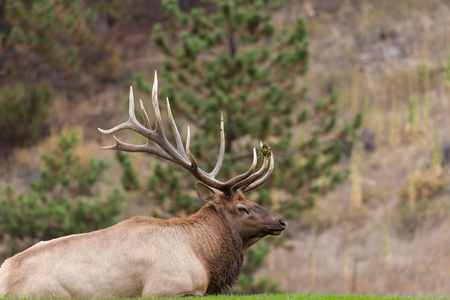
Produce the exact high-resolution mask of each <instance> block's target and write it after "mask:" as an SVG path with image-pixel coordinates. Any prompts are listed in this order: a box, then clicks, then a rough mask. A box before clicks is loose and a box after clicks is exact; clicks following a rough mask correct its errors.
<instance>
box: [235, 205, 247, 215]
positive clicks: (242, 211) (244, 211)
mask: <svg viewBox="0 0 450 300" xmlns="http://www.w3.org/2000/svg"><path fill="white" fill-rule="evenodd" d="M237 210H238V212H240V213H247V214H249V212H248V210H247V208H246V207H245V206H239V207H238V208H237Z"/></svg>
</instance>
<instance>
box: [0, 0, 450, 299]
mask: <svg viewBox="0 0 450 300" xmlns="http://www.w3.org/2000/svg"><path fill="white" fill-rule="evenodd" d="M129 9H130V14H129V15H130V16H133V18H132V19H131V18H127V17H125V18H124V19H123V20H122V21H120V22H118V24H116V25H115V26H114V27H112V28H110V29H108V30H106V31H105V36H110V37H111V38H110V42H109V43H108V45H109V46H108V45H107V47H110V48H111V50H110V51H113V52H114V53H116V55H117V56H119V57H120V59H117V57H116V60H115V59H114V56H113V57H112V58H111V60H110V61H107V62H105V64H104V68H105V70H99V71H98V74H83V75H82V76H80V81H79V82H77V83H76V84H73V87H71V86H70V85H69V86H67V87H65V89H59V90H58V92H57V95H56V96H55V99H54V101H53V107H52V109H51V117H50V120H49V123H52V124H54V126H53V129H52V130H53V131H55V132H59V131H60V130H61V128H62V127H63V126H70V127H74V126H80V127H82V128H83V129H82V131H83V133H84V136H85V138H86V140H87V142H86V144H85V146H84V149H80V150H79V151H80V153H83V152H84V153H89V154H92V155H94V156H96V157H102V158H104V159H106V160H108V161H111V163H112V164H113V165H114V164H115V163H114V159H113V154H112V153H110V152H107V153H105V152H101V150H100V149H99V148H100V145H105V144H108V142H106V141H105V140H104V139H103V137H100V134H99V133H98V132H97V129H96V128H97V127H102V128H108V127H110V125H111V124H115V123H118V122H119V121H123V120H124V119H125V116H124V112H125V109H124V101H123V100H124V99H125V98H126V93H127V90H128V88H127V86H128V85H129V84H130V83H131V76H132V75H133V73H135V72H140V73H142V74H144V75H148V78H150V75H149V74H151V73H152V72H153V71H154V69H158V68H159V64H160V61H161V58H162V56H161V54H160V53H158V52H157V50H156V48H155V47H154V46H153V45H152V44H149V34H150V32H151V30H150V26H151V25H152V24H153V23H154V22H157V21H161V20H162V17H161V15H160V14H159V13H158V11H159V7H158V5H152V6H151V7H148V6H146V5H145V3H144V1H141V2H139V1H137V2H136V4H135V5H133V6H132V7H130V8H129ZM299 15H302V16H305V17H306V18H307V19H308V20H309V24H310V28H309V32H310V40H311V52H312V60H311V63H310V71H309V72H308V75H307V76H306V77H304V78H302V82H300V84H299V85H300V86H301V85H303V84H305V85H307V86H308V88H309V92H308V98H309V99H316V98H318V97H321V96H324V95H327V94H328V93H329V92H330V91H331V90H333V89H340V91H341V102H340V105H341V111H343V112H344V115H343V116H342V119H346V118H349V117H351V116H352V115H353V114H354V113H355V112H357V111H363V112H364V122H363V128H364V131H365V132H366V133H367V134H366V135H364V136H365V137H366V138H367V140H362V144H361V146H360V147H356V148H355V149H353V153H352V156H351V157H350V158H348V159H346V160H344V161H342V164H350V166H351V171H352V174H351V176H350V178H349V180H347V182H345V183H344V184H342V185H340V186H339V187H338V188H337V189H336V190H335V191H333V192H332V193H330V194H328V195H327V196H325V197H323V198H321V199H320V200H319V201H318V205H317V207H316V208H314V209H312V210H309V211H306V212H305V213H304V214H303V217H302V218H301V220H297V221H291V222H290V228H289V229H288V231H289V232H288V233H287V236H288V240H287V242H286V245H284V246H282V247H279V248H277V249H275V250H274V251H272V252H271V254H270V255H269V256H268V259H267V263H266V266H265V267H264V268H263V269H262V270H261V271H260V273H259V276H262V277H269V279H270V280H271V281H273V282H276V283H278V285H279V287H280V288H282V289H284V290H285V291H287V292H291V293H361V294H393V295H409V296H435V297H443V296H448V295H450V280H449V274H450V259H449V258H450V234H449V232H450V217H449V216H450V188H449V187H450V178H449V177H450V176H449V172H450V168H449V162H450V146H449V145H450V138H449V137H448V131H449V129H448V128H450V117H449V116H450V105H449V102H448V100H447V99H448V97H449V96H450V19H449V18H448V16H449V15H450V2H448V1H446V0H396V1H392V0H379V1H369V0H326V1H324V0H302V1H293V0H288V1H287V5H286V9H285V10H284V11H282V12H280V13H279V14H278V15H277V16H276V22H277V24H279V25H283V26H289V24H291V23H292V22H294V21H295V19H296V17H297V16H299ZM104 39H105V38H104ZM105 73H108V74H110V75H111V76H112V77H111V78H107V80H104V81H102V79H101V78H99V77H101V76H104V74H105ZM119 74H120V75H119ZM67 90H69V92H67ZM52 143H54V138H52V136H50V137H49V138H48V139H46V140H43V141H42V142H41V143H40V144H39V145H37V146H34V147H32V148H28V149H19V150H17V151H15V153H14V154H13V155H11V156H10V157H9V158H8V161H3V162H2V172H1V174H0V177H1V181H0V190H2V189H3V188H4V187H5V186H6V184H7V182H11V183H12V184H13V185H14V186H15V187H16V188H17V189H19V190H20V191H24V190H26V189H27V184H28V182H29V181H30V180H32V179H33V178H36V176H37V174H38V171H37V170H38V167H39V165H40V159H39V157H40V155H41V154H42V153H44V152H45V151H46V149H48V147H50V146H51V144H52ZM367 145H369V146H370V147H368V146H367ZM364 148H365V149H366V150H364ZM446 154H447V155H446ZM132 159H133V160H135V161H138V162H139V165H140V166H141V167H140V170H139V172H140V173H141V174H142V175H143V176H146V175H148V173H149V171H148V167H147V166H150V165H151V161H152V160H151V159H150V158H147V157H144V156H137V155H136V156H132ZM114 167H117V165H115V166H113V167H112V168H114ZM112 173H113V174H110V178H109V180H110V181H112V182H119V181H120V178H119V177H120V174H114V173H117V172H112ZM140 198H141V195H139V194H136V195H132V196H131V197H129V198H128V199H127V203H128V204H129V205H128V210H127V212H126V214H125V216H124V217H128V216H131V215H136V214H142V213H143V212H142V209H148V207H147V206H146V205H148V204H146V203H143V202H142V201H139V199H140Z"/></svg>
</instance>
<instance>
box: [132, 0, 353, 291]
mask: <svg viewBox="0 0 450 300" xmlns="http://www.w3.org/2000/svg"><path fill="white" fill-rule="evenodd" d="M283 4H284V1H264V0H259V1H258V0H254V1H243V0H219V1H217V6H216V8H215V9H212V10H211V11H213V12H208V13H207V12H206V11H205V10H204V9H203V8H193V9H192V10H190V11H189V12H182V11H181V10H180V8H179V6H178V3H177V1H175V0H164V1H163V2H162V5H163V8H164V10H165V12H166V15H167V17H168V20H167V22H165V23H164V24H157V25H155V26H154V28H153V34H152V39H153V41H154V42H155V44H156V45H157V46H158V47H159V49H160V50H161V51H162V52H163V53H164V54H165V56H166V59H165V60H164V62H163V68H162V72H160V74H161V75H162V76H161V77H162V78H163V80H161V82H162V84H161V87H162V88H161V89H160V92H159V94H160V98H165V97H169V99H170V101H171V106H172V111H174V112H175V115H176V117H177V116H180V115H182V116H183V117H184V118H185V119H186V120H187V122H188V123H189V124H190V125H191V126H195V127H196V131H195V137H194V138H193V141H194V142H193V145H192V148H193V151H194V152H195V155H196V157H197V158H198V160H199V161H201V162H205V161H207V160H208V159H210V161H209V163H207V164H209V165H208V166H207V167H210V168H212V167H213V164H214V161H213V160H211V158H215V155H216V152H217V148H218V145H217V144H218V140H219V137H218V132H219V111H222V112H223V113H224V117H225V133H226V158H225V161H224V164H223V167H222V171H221V173H222V174H221V175H222V176H223V177H229V176H232V175H234V174H236V173H238V172H243V171H244V170H242V169H241V168H242V166H248V163H247V160H249V159H250V158H251V157H250V155H248V154H251V151H250V150H251V147H254V146H257V145H258V144H259V141H263V142H264V147H263V149H264V148H266V149H267V148H269V147H270V148H271V149H272V150H273V151H274V154H275V159H276V162H275V164H276V168H275V171H274V174H273V175H272V176H273V178H272V179H271V180H270V181H269V182H267V183H266V184H265V185H264V186H262V187H259V188H258V190H257V192H252V194H251V195H249V197H250V200H255V201H257V202H258V203H260V204H262V205H264V206H266V207H270V208H271V209H272V210H276V211H280V213H281V214H283V215H284V216H285V217H287V218H296V217H297V216H298V215H299V213H300V212H301V211H303V210H304V209H305V208H308V207H311V206H314V204H315V197H316V196H317V195H320V194H324V193H326V192H327V191H329V190H331V189H333V188H334V187H335V186H336V185H337V184H338V183H340V182H342V181H343V180H344V179H345V178H347V176H348V170H347V169H345V168H341V167H339V165H338V162H339V161H340V160H341V157H342V155H343V144H344V143H345V144H349V143H351V142H352V140H354V139H355V138H356V137H357V131H358V128H359V126H360V123H361V117H360V116H357V117H356V118H355V120H354V121H352V122H350V123H347V124H345V125H344V126H343V127H342V128H337V126H336V123H337V119H338V100H339V93H338V92H337V91H334V92H332V93H331V94H330V95H329V98H328V99H318V100H316V101H314V100H313V99H308V97H307V94H306V92H307V87H305V86H302V85H299V82H301V76H302V75H304V74H305V73H306V72H307V70H308V61H309V56H310V53H309V49H308V45H309V41H308V38H307V22H306V20H305V19H303V18H299V19H298V20H297V21H296V22H295V24H294V25H293V26H292V28H284V27H279V26H278V27H277V26H275V25H274V24H273V23H272V16H273V14H274V13H276V12H277V11H279V10H280V9H281V8H282V7H283ZM135 82H136V85H137V87H138V88H139V89H141V90H142V91H143V92H146V93H148V94H150V88H149V85H148V84H147V83H146V81H145V79H144V78H143V77H142V76H141V75H139V74H137V75H136V76H135ZM248 137H250V139H249V138H248ZM260 154H261V155H264V153H260ZM174 172H177V171H176V170H174ZM219 175H220V174H219ZM180 178H181V177H180ZM151 180H157V179H153V178H151ZM167 184H168V183H167V180H163V181H160V184H159V185H154V187H157V188H158V189H161V188H163V187H164V186H167ZM180 184H181V185H186V186H187V184H186V182H181V183H180ZM149 191H150V192H152V187H150V189H149ZM166 196H167V194H165V195H164V197H166ZM188 211H189V210H188ZM266 253H267V251H265V250H264V249H260V248H258V249H256V248H255V249H254V250H252V251H251V253H250V254H249V255H250V256H249V257H247V260H246V265H245V267H244V272H243V275H242V276H241V278H240V279H239V282H240V287H241V290H242V291H246V292H252V291H253V292H254V291H264V289H265V288H267V287H268V286H269V287H270V285H268V283H267V282H263V281H262V282H259V283H255V282H254V277H253V274H254V273H255V271H256V270H257V269H258V268H259V267H260V266H261V265H262V261H263V258H264V256H265V255H266ZM271 288H273V289H274V290H276V287H275V286H272V287H271Z"/></svg>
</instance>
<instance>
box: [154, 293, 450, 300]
mask: <svg viewBox="0 0 450 300" xmlns="http://www.w3.org/2000/svg"><path fill="white" fill-rule="evenodd" d="M155 299H161V300H162V299H186V298H180V297H175V298H155ZM202 299H207V300H357V299H358V300H359V299H368V300H432V299H449V298H436V297H429V298H427V297H406V296H362V295H290V294H269V295H254V296H229V295H220V296H205V297H202Z"/></svg>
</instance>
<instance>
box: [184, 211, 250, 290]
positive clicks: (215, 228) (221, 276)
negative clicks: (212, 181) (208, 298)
mask: <svg viewBox="0 0 450 300" xmlns="http://www.w3.org/2000/svg"><path fill="white" fill-rule="evenodd" d="M191 220H192V225H193V227H195V228H196V229H198V230H200V235H201V237H200V238H195V239H192V242H193V243H194V247H195V249H196V251H198V253H199V257H200V259H201V260H203V262H204V264H205V267H206V269H207V270H208V271H209V276H210V282H209V285H208V289H207V291H206V294H208V295H210V294H214V295H215V294H220V293H221V292H222V291H224V290H228V289H229V288H231V287H232V286H233V285H234V284H235V282H236V279H237V277H238V276H239V274H240V273H241V270H242V263H243V261H244V243H243V241H242V238H241V237H240V236H239V234H238V233H237V230H235V229H234V228H232V227H231V225H230V224H229V223H228V222H227V220H226V218H225V217H224V216H223V215H222V214H221V213H220V212H218V211H216V210H215V209H214V208H213V207H212V206H210V205H205V206H204V207H203V208H202V209H201V210H200V211H199V212H197V213H196V214H194V215H192V216H191Z"/></svg>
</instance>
